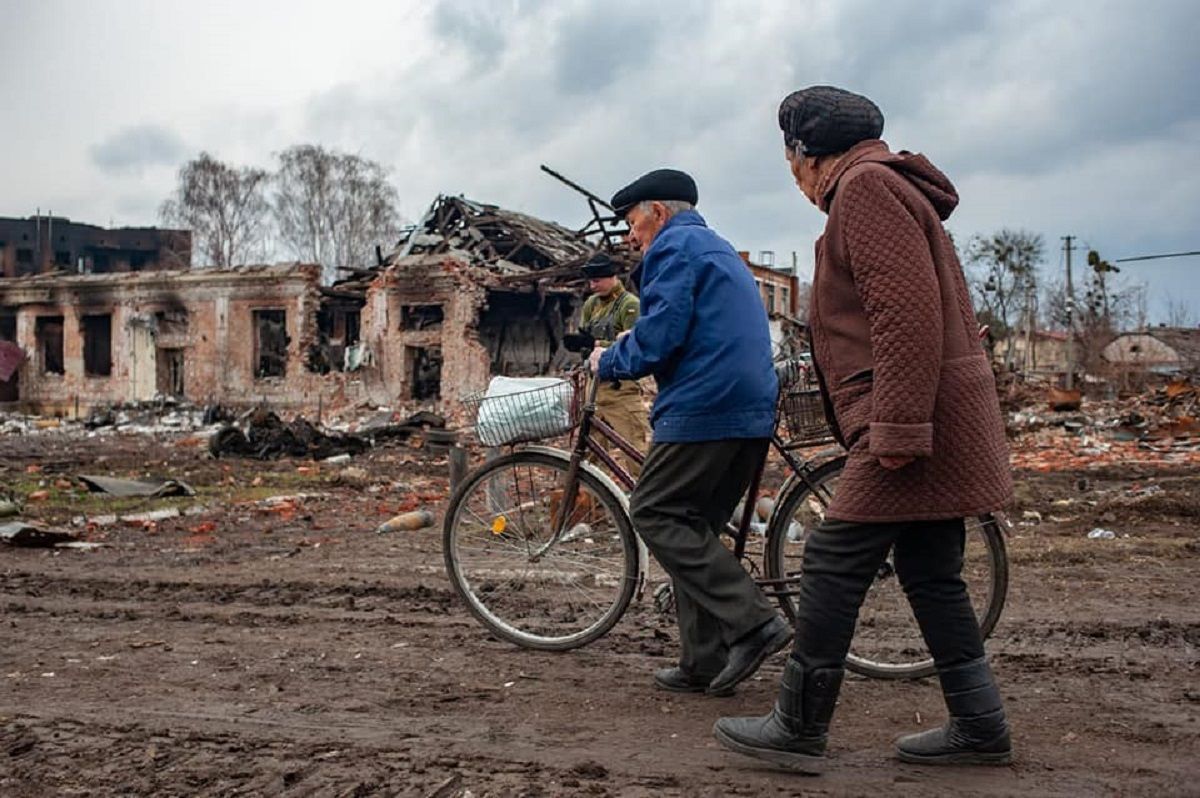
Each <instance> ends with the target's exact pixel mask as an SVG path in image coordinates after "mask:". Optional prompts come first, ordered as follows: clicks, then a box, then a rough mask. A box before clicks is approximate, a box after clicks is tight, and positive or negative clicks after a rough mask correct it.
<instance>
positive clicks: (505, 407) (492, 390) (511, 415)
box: [475, 377, 574, 446]
mask: <svg viewBox="0 0 1200 798" xmlns="http://www.w3.org/2000/svg"><path fill="white" fill-rule="evenodd" d="M573 395H574V392H573V387H572V385H571V383H570V382H569V381H567V380H561V379H557V378H555V377H493V378H492V381H491V382H490V383H488V388H487V391H486V392H485V393H484V395H483V399H482V401H481V402H480V403H479V415H478V416H477V417H476V419H475V434H476V435H477V436H478V437H479V442H480V443H482V444H484V445H485V446H503V445H504V444H506V443H513V442H515V441H521V440H537V439H538V438H551V437H554V436H555V435H561V434H563V433H564V432H567V431H568V430H570V429H571V426H572V422H571V399H572V397H573Z"/></svg>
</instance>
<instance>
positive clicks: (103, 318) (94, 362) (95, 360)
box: [80, 313, 112, 377]
mask: <svg viewBox="0 0 1200 798" xmlns="http://www.w3.org/2000/svg"><path fill="white" fill-rule="evenodd" d="M80 321H81V324H80V326H81V327H82V328H83V373H84V374H85V375H86V376H88V377H109V376H111V375H112V316H111V315H110V314H107V313H105V314H103V315H95V316H84V317H83V318H82V319H81V320H80Z"/></svg>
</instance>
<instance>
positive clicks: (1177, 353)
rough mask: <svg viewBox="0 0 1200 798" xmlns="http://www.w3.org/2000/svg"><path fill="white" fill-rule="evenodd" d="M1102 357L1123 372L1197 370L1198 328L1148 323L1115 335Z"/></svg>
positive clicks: (1199, 361)
mask: <svg viewBox="0 0 1200 798" xmlns="http://www.w3.org/2000/svg"><path fill="white" fill-rule="evenodd" d="M1103 357H1104V359H1105V360H1106V361H1108V362H1109V363H1110V364H1111V365H1112V366H1113V367H1114V368H1116V369H1117V370H1118V371H1121V372H1125V373H1135V372H1148V373H1153V374H1166V375H1169V374H1200V328H1194V327H1150V328H1147V329H1144V330H1135V331H1134V332H1127V333H1122V334H1120V335H1118V336H1117V337H1116V338H1115V339H1114V340H1113V342H1112V343H1110V344H1109V345H1108V346H1106V347H1105V348H1104V354H1103Z"/></svg>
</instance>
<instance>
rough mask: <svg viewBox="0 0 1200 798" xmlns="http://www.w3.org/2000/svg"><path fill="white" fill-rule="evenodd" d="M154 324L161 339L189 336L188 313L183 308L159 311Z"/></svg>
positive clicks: (155, 315)
mask: <svg viewBox="0 0 1200 798" xmlns="http://www.w3.org/2000/svg"><path fill="white" fill-rule="evenodd" d="M154 324H155V327H156V328H157V329H158V335H159V336H160V337H166V336H184V335H187V331H188V312H187V310H185V309H183V308H179V309H174V310H160V311H157V312H156V313H155V314H154Z"/></svg>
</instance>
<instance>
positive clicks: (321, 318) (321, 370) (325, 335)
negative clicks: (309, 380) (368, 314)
mask: <svg viewBox="0 0 1200 798" xmlns="http://www.w3.org/2000/svg"><path fill="white" fill-rule="evenodd" d="M361 318H362V317H361V313H360V312H359V311H358V310H344V309H342V308H339V307H330V306H322V307H321V309H320V310H319V311H318V312H317V342H316V343H314V344H313V345H312V346H310V347H309V350H308V359H307V361H306V362H305V364H304V365H305V368H307V369H308V370H309V371H311V372H314V373H316V374H328V373H329V372H331V371H345V370H346V369H347V357H348V355H347V350H349V349H350V348H351V347H354V346H355V345H357V344H358V342H359V339H360V334H361V333H360V325H361ZM351 368H353V367H351Z"/></svg>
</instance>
